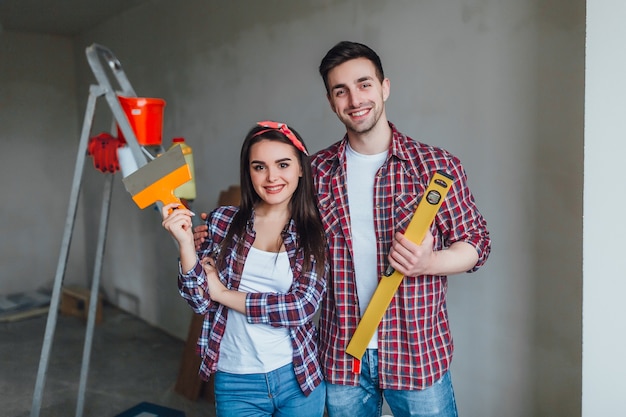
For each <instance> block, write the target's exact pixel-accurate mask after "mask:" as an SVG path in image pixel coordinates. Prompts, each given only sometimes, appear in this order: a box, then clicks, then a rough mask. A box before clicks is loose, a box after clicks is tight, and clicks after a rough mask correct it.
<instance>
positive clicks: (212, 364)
mask: <svg viewBox="0 0 626 417" xmlns="http://www.w3.org/2000/svg"><path fill="white" fill-rule="evenodd" d="M237 210H238V208H237V207H232V206H223V207H218V208H217V209H215V210H214V211H213V212H212V213H211V214H210V215H209V217H208V219H207V226H208V227H209V230H208V233H209V236H208V237H207V240H206V241H205V242H204V243H203V244H202V247H201V248H200V249H199V250H198V258H199V259H202V258H203V257H205V256H212V255H213V254H215V253H217V251H218V249H219V245H220V242H221V241H222V240H223V239H224V238H225V237H226V233H227V232H228V227H229V225H230V223H231V221H232V219H233V217H234V215H235V213H236V212H237ZM253 224H254V216H253V217H252V219H250V220H249V221H248V225H247V227H246V234H245V235H244V236H243V237H242V238H243V239H244V240H245V242H244V249H243V253H241V254H237V253H236V252H235V251H234V250H232V247H234V245H236V242H237V240H238V239H240V238H241V237H235V239H234V242H233V246H232V247H231V248H229V254H228V255H227V256H226V258H225V264H226V265H225V266H224V267H223V268H222V269H220V270H219V276H220V280H221V281H222V283H224V285H226V287H227V288H229V289H233V290H236V289H237V288H238V287H239V283H240V282H241V272H242V271H243V264H244V263H245V260H246V258H247V256H248V252H249V251H250V247H252V244H253V243H254V238H255V232H254V229H253ZM282 237H283V243H284V244H285V249H286V250H287V254H288V256H289V263H290V264H291V270H292V272H293V283H292V285H291V288H290V289H289V291H288V292H286V293H249V294H248V295H247V296H246V316H247V319H248V322H249V323H252V324H255V323H257V324H259V323H261V324H268V325H270V326H274V327H286V328H288V329H289V335H290V337H291V344H292V347H293V368H294V371H295V374H296V379H297V380H298V382H299V384H300V389H302V392H303V393H304V394H305V395H309V394H310V393H311V392H312V391H313V390H314V389H315V387H317V386H318V385H319V384H320V383H321V382H322V381H323V377H322V373H321V368H320V364H319V358H318V351H317V343H316V342H317V331H316V328H315V325H314V324H313V319H314V316H315V314H316V312H317V311H318V307H319V303H320V300H321V299H322V297H323V296H324V294H325V292H326V279H325V278H326V277H325V276H319V275H317V273H316V272H315V260H313V263H312V270H311V271H309V272H302V265H303V263H304V254H303V251H302V250H299V246H298V239H299V235H298V234H297V233H296V230H295V224H294V222H293V220H291V221H290V222H289V224H288V225H287V227H286V228H285V230H284V231H283V233H282ZM326 272H328V265H326ZM178 289H179V292H180V294H181V295H182V296H183V298H184V299H185V300H186V301H187V303H188V304H189V305H190V306H191V308H192V309H193V311H194V312H196V313H197V314H203V315H204V322H203V325H202V333H201V334H200V337H199V338H198V345H197V347H198V353H199V354H200V356H201V357H202V363H201V364H200V372H199V373H200V377H201V378H202V379H204V380H208V378H209V376H210V375H211V374H212V373H215V371H216V370H217V362H218V359H219V350H220V342H221V341H222V337H223V336H224V331H225V329H226V319H227V318H228V308H227V307H224V306H223V305H221V304H217V303H216V302H214V301H212V300H211V299H210V297H208V291H207V282H206V274H205V273H204V269H203V268H202V265H201V264H200V262H196V264H195V265H194V267H193V269H192V270H191V271H188V272H187V273H184V271H181V270H180V264H179V276H178ZM199 289H202V290H203V291H204V294H201V293H200V291H199Z"/></svg>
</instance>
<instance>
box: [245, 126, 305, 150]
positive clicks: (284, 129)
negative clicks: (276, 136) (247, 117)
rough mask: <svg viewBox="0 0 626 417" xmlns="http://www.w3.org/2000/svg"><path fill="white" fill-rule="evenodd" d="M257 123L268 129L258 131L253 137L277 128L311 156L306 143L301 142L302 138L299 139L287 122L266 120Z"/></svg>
mask: <svg viewBox="0 0 626 417" xmlns="http://www.w3.org/2000/svg"><path fill="white" fill-rule="evenodd" d="M257 125H259V126H261V127H267V129H265V130H261V131H259V132H256V133H255V134H254V136H252V137H253V138H254V137H256V136H259V135H262V134H263V133H265V132H269V131H270V130H277V131H279V132H280V133H282V134H283V135H285V136H287V139H289V141H290V142H291V143H292V144H293V146H295V147H296V148H298V149H299V150H300V151H302V152H303V153H304V154H305V155H306V156H309V152H307V150H306V148H305V147H304V144H303V143H302V142H300V139H298V137H297V136H296V135H295V134H294V133H293V132H292V131H291V129H289V126H287V125H286V124H285V123H280V122H273V121H271V120H265V121H263V122H258V123H257Z"/></svg>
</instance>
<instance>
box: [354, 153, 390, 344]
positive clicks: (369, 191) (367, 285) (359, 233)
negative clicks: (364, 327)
mask: <svg viewBox="0 0 626 417" xmlns="http://www.w3.org/2000/svg"><path fill="white" fill-rule="evenodd" d="M387 153H388V152H387V151H385V152H382V153H379V154H375V155H363V154H360V153H357V152H356V151H355V150H354V149H352V148H351V147H350V145H348V146H347V147H346V163H347V170H348V175H347V176H348V184H347V187H348V202H349V206H350V230H351V233H352V250H353V254H354V272H355V275H356V290H357V294H358V296H359V308H360V310H361V316H363V313H364V312H365V309H366V308H367V306H368V304H369V302H370V300H371V298H372V295H373V294H374V291H375V290H376V287H377V286H378V262H377V259H378V257H377V254H376V233H375V232H374V179H375V178H376V173H377V172H378V170H379V169H380V167H381V166H382V165H383V163H384V162H385V159H386V158H387ZM367 347H368V348H370V349H376V348H378V334H377V333H374V336H372V340H370V343H369V345H368V346H367Z"/></svg>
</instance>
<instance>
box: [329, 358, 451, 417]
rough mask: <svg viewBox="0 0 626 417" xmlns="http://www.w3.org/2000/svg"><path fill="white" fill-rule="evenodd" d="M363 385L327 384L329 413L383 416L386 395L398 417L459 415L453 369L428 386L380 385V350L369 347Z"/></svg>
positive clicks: (341, 416)
mask: <svg viewBox="0 0 626 417" xmlns="http://www.w3.org/2000/svg"><path fill="white" fill-rule="evenodd" d="M359 380H360V385H357V386H351V385H337V384H329V383H327V384H326V409H327V411H328V416H329V417H354V416H359V417H379V416H380V415H381V412H382V406H383V395H384V398H385V399H386V400H387V403H388V404H389V408H391V412H392V413H393V415H394V417H409V416H411V417H426V416H428V417H458V414H457V409H456V401H455V399H454V390H453V389H452V379H451V378H450V372H447V373H446V374H445V375H444V376H443V377H442V378H441V379H439V381H437V382H435V383H434V384H433V385H432V386H430V387H428V388H427V389H425V390H414V391H400V390H391V389H385V390H381V389H380V388H379V387H378V351H377V350H376V349H368V350H367V351H366V352H365V355H363V359H362V360H361V377H360V378H359Z"/></svg>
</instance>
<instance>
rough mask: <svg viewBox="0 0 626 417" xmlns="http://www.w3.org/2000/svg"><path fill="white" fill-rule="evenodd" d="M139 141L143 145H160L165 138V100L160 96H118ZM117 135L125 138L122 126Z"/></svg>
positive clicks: (118, 128)
mask: <svg viewBox="0 0 626 417" xmlns="http://www.w3.org/2000/svg"><path fill="white" fill-rule="evenodd" d="M117 97H118V99H119V101H120V104H121V105H122V109H123V110H124V113H126V117H127V118H128V121H129V122H130V126H131V127H132V128H133V132H135V136H136V137H137V142H138V143H139V144H140V145H143V146H153V145H160V144H161V141H162V139H163V109H164V107H165V100H162V99H160V98H145V97H122V96H117ZM117 137H118V138H121V139H123V138H124V135H123V134H122V131H121V129H120V127H119V126H118V127H117Z"/></svg>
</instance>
